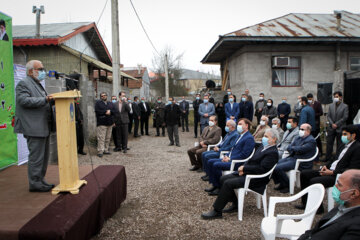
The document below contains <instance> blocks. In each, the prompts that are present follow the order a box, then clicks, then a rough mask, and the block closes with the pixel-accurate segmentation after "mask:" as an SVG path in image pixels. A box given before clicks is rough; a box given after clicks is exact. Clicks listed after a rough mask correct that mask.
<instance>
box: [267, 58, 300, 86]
mask: <svg viewBox="0 0 360 240" xmlns="http://www.w3.org/2000/svg"><path fill="white" fill-rule="evenodd" d="M275 57H289V58H290V61H291V59H292V58H297V59H298V61H299V66H298V67H274V66H273V65H274V61H275ZM270 61H271V87H280V88H281V87H301V85H302V80H301V76H302V75H301V66H302V65H301V56H283V55H281V56H280V55H276V56H271V59H270ZM276 69H284V70H285V83H287V79H286V76H287V74H286V70H287V69H289V70H291V69H295V70H299V74H298V75H299V81H298V82H299V84H298V85H282V86H281V85H274V81H273V74H274V73H273V72H274V70H276Z"/></svg>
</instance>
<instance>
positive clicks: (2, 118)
mask: <svg viewBox="0 0 360 240" xmlns="http://www.w3.org/2000/svg"><path fill="white" fill-rule="evenodd" d="M14 95H15V91H14V66H13V45H12V20H11V17H9V16H7V15H5V14H3V13H2V12H0V104H1V105H0V169H2V168H4V167H7V166H9V165H12V164H16V163H17V140H16V139H17V138H16V134H15V133H14V117H15V96H14Z"/></svg>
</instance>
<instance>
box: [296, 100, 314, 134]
mask: <svg viewBox="0 0 360 240" xmlns="http://www.w3.org/2000/svg"><path fill="white" fill-rule="evenodd" d="M304 123H308V124H310V125H311V127H312V131H315V130H316V125H315V111H314V109H313V108H312V107H310V106H309V105H306V106H304V107H303V108H302V109H301V112H300V119H299V126H301V125H302V124H304Z"/></svg>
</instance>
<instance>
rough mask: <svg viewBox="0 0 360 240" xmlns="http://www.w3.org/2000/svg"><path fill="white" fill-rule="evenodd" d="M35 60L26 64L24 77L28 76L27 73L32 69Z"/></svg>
mask: <svg viewBox="0 0 360 240" xmlns="http://www.w3.org/2000/svg"><path fill="white" fill-rule="evenodd" d="M36 61H37V60H30V61H28V62H27V63H26V75H28V74H29V71H30V70H31V69H34V63H35V62H36Z"/></svg>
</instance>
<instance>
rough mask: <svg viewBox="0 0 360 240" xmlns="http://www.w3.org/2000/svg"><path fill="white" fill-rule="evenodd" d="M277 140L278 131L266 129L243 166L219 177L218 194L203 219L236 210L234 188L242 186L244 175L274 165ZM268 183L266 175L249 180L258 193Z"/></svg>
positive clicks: (251, 186)
mask: <svg viewBox="0 0 360 240" xmlns="http://www.w3.org/2000/svg"><path fill="white" fill-rule="evenodd" d="M277 141H278V132H277V131H275V130H274V129H268V130H266V132H265V136H264V137H263V140H262V142H263V144H262V145H261V146H260V147H259V148H258V149H257V150H256V152H255V154H254V156H253V157H252V158H251V159H250V160H249V161H248V162H246V163H245V164H244V165H243V166H240V167H239V169H238V172H234V173H232V174H228V175H224V176H222V177H221V179H220V183H221V188H220V192H219V196H218V197H217V198H216V201H215V203H214V205H213V209H212V210H211V211H209V212H207V213H203V214H201V217H202V218H203V219H214V218H221V217H222V213H223V212H224V213H225V212H228V213H229V212H234V211H237V203H238V201H237V198H236V194H235V192H234V189H237V188H242V187H244V184H245V178H246V175H248V174H258V175H259V174H264V173H266V172H268V171H270V170H271V169H272V168H273V167H274V165H275V164H276V163H277V161H278V152H277V148H276V142H277ZM268 183H269V178H268V177H265V178H259V179H254V180H251V182H250V188H251V189H252V190H254V191H256V192H258V193H263V192H264V190H265V187H266V185H267V184H268ZM228 202H232V206H230V207H229V208H227V209H224V207H225V206H226V204H227V203H228ZM223 209H224V210H223Z"/></svg>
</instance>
